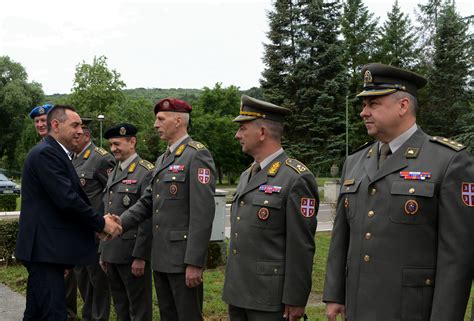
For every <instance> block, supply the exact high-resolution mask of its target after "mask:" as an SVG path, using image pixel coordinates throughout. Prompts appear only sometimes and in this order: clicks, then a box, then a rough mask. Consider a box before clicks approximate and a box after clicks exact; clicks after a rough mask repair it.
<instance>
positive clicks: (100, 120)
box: [97, 115, 105, 147]
mask: <svg viewBox="0 0 474 321" xmlns="http://www.w3.org/2000/svg"><path fill="white" fill-rule="evenodd" d="M104 119H105V116H104V115H99V116H97V120H98V121H99V128H100V147H102V123H103V122H104Z"/></svg>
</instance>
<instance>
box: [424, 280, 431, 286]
mask: <svg viewBox="0 0 474 321" xmlns="http://www.w3.org/2000/svg"><path fill="white" fill-rule="evenodd" d="M425 284H426V285H431V284H433V281H432V280H431V279H426V281H425Z"/></svg>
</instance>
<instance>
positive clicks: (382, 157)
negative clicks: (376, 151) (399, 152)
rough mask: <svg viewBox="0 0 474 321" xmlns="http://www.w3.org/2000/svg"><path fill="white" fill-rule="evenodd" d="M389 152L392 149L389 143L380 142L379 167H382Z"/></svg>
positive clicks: (390, 152)
mask: <svg viewBox="0 0 474 321" xmlns="http://www.w3.org/2000/svg"><path fill="white" fill-rule="evenodd" d="M391 154H392V151H391V150H390V145H389V144H382V147H380V157H379V168H380V167H382V165H383V163H385V161H386V160H387V158H388V157H389V156H390V155H391Z"/></svg>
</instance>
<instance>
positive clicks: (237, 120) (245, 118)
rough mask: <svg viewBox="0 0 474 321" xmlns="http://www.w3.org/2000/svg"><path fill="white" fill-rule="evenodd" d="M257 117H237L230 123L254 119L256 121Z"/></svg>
mask: <svg viewBox="0 0 474 321" xmlns="http://www.w3.org/2000/svg"><path fill="white" fill-rule="evenodd" d="M257 118H258V117H254V116H245V115H239V116H237V117H235V118H234V119H233V120H232V121H233V122H237V123H238V122H241V121H249V120H254V119H257Z"/></svg>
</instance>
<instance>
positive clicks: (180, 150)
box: [174, 144, 186, 156]
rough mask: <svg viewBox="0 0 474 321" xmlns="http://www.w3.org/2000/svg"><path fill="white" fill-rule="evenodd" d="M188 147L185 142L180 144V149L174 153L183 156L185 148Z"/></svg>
mask: <svg viewBox="0 0 474 321" xmlns="http://www.w3.org/2000/svg"><path fill="white" fill-rule="evenodd" d="M185 148H186V145H185V144H181V145H179V147H178V149H176V153H174V155H175V156H181V154H182V153H183V151H184V149H185Z"/></svg>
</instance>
